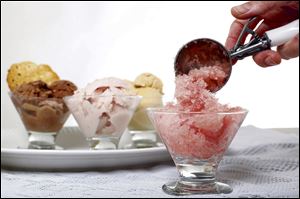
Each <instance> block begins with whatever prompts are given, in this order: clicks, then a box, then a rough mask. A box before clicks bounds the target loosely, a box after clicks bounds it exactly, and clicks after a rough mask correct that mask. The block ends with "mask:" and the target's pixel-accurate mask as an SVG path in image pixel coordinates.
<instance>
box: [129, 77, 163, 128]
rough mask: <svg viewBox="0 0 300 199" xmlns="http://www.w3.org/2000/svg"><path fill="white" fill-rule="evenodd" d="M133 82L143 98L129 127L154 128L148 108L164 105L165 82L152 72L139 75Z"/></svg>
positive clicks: (135, 89)
mask: <svg viewBox="0 0 300 199" xmlns="http://www.w3.org/2000/svg"><path fill="white" fill-rule="evenodd" d="M132 84H133V89H134V91H135V92H136V93H137V94H138V95H140V96H142V97H143V98H142V100H141V102H140V104H139V106H138V108H137V109H136V111H135V114H134V115H133V117H132V120H131V122H130V124H129V129H130V130H138V131H145V130H153V126H152V123H151V122H150V120H149V119H148V116H147V113H146V108H149V107H161V106H162V105H163V102H162V95H163V83H162V81H161V80H160V79H159V78H158V77H156V76H155V75H153V74H151V73H142V74H140V75H139V76H137V78H136V79H135V81H134V82H132Z"/></svg>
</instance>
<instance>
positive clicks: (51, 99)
mask: <svg viewBox="0 0 300 199" xmlns="http://www.w3.org/2000/svg"><path fill="white" fill-rule="evenodd" d="M76 89H77V87H76V86H75V85H74V84H73V83H72V82H70V81H66V80H58V81H55V82H53V83H52V84H51V85H49V86H48V85H47V84H46V83H45V82H43V81H40V80H38V81H34V82H29V83H25V84H22V85H21V86H19V87H17V88H16V89H15V90H14V92H13V93H12V95H11V98H12V100H13V103H14V104H15V106H16V108H17V110H18V112H19V114H20V116H21V119H22V120H23V123H24V125H25V126H26V128H27V129H28V130H29V131H35V132H53V133H56V132H58V131H59V130H60V129H61V127H62V126H63V124H64V122H65V121H66V119H67V118H68V116H69V114H70V112H69V110H68V108H67V106H66V105H65V103H64V101H63V97H65V96H69V95H73V93H74V91H75V90H76Z"/></svg>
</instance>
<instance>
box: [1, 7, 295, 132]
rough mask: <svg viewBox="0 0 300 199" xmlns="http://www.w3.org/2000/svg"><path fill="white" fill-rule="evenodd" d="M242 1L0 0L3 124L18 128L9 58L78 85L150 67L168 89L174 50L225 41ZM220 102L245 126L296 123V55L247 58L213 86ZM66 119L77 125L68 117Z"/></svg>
mask: <svg viewBox="0 0 300 199" xmlns="http://www.w3.org/2000/svg"><path fill="white" fill-rule="evenodd" d="M240 3H242V2H93V3H87V2H76V3H74V2H69V3H63V2H62V3H57V2H52V3H50V2H44V3H41V2H27V3H25V2H24V3H20V2H10V3H8V2H3V1H2V2H1V128H23V126H22V123H21V121H20V119H19V117H18V115H17V112H16V110H15V109H14V107H13V105H12V103H11V101H10V99H9V97H8V94H7V92H8V86H7V83H6V75H7V70H8V68H9V67H10V65H11V64H13V63H17V62H21V61H27V60H30V61H33V62H36V63H46V64H49V65H50V66H51V67H52V68H53V69H54V70H55V71H56V72H57V73H58V74H59V76H60V77H61V78H62V79H68V80H72V81H73V82H74V83H76V84H77V85H78V86H79V87H83V86H85V85H86V84H87V83H88V82H91V81H93V80H94V79H96V78H103V77H107V76H115V77H119V78H123V79H130V80H133V79H134V78H135V77H136V76H137V75H139V74H140V73H142V72H151V73H153V74H155V75H157V76H158V77H160V78H161V79H162V81H163V82H164V92H165V100H166V101H168V100H172V98H173V93H174V72H173V62H174V57H175V55H176V53H177V51H178V50H179V48H180V47H181V46H182V45H183V44H185V43H186V42H188V41H190V40H193V39H196V38H201V37H209V38H212V39H215V40H217V41H219V42H221V43H223V44H224V43H225V41H226V37H227V34H228V30H229V27H230V24H231V22H232V21H233V17H232V16H231V14H230V8H231V7H233V6H235V5H238V4H240ZM217 96H218V97H219V98H220V100H221V101H222V102H230V104H232V105H239V106H242V107H245V108H247V109H248V110H249V114H248V116H247V118H246V120H245V121H244V125H248V124H252V125H255V126H258V127H299V58H297V59H293V60H289V61H283V62H282V63H281V65H279V66H275V67H271V68H260V67H258V66H257V65H255V63H254V62H253V61H252V59H251V58H246V59H244V60H242V61H239V62H238V63H237V64H236V65H235V66H234V68H233V72H232V75H231V78H230V80H229V82H228V83H227V85H226V86H225V87H224V88H223V89H222V90H221V91H219V92H218V94H217ZM67 125H75V121H74V119H73V118H72V117H70V119H69V121H68V122H67Z"/></svg>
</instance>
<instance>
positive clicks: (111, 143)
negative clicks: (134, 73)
mask: <svg viewBox="0 0 300 199" xmlns="http://www.w3.org/2000/svg"><path fill="white" fill-rule="evenodd" d="M140 99H141V97H140V96H129V95H120V96H115V95H106V96H105V95H101V94H94V95H84V96H81V98H78V97H76V96H68V97H65V98H64V100H65V102H66V104H67V106H68V107H69V109H70V111H71V113H72V115H73V116H74V118H75V120H76V121H77V123H78V125H79V128H80V129H81V132H82V134H83V135H84V136H85V138H86V140H87V141H88V143H89V146H90V149H92V150H99V149H105V150H108V149H117V148H118V144H119V141H120V137H121V136H122V134H123V133H124V131H125V130H126V128H127V126H128V123H129V122H130V120H131V118H132V115H133V113H134V111H135V109H136V107H137V106H138V104H139V102H140Z"/></svg>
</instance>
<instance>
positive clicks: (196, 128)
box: [153, 66, 246, 159]
mask: <svg viewBox="0 0 300 199" xmlns="http://www.w3.org/2000/svg"><path fill="white" fill-rule="evenodd" d="M225 77H226V75H225V73H224V72H223V71H222V69H221V68H219V67H218V66H211V67H203V68H200V69H193V70H191V71H190V72H189V74H188V75H185V74H184V75H179V76H177V77H176V90H175V98H176V100H177V102H176V103H168V104H167V105H166V106H165V107H164V108H162V109H161V110H159V111H157V112H155V114H154V117H153V119H154V123H155V124H156V129H157V130H158V132H159V134H160V136H161V138H162V140H163V141H164V143H165V145H166V146H167V147H168V149H169V151H170V153H171V155H176V157H177V156H183V157H186V156H188V157H191V158H201V159H209V158H213V157H222V155H223V153H224V152H225V150H226V149H227V148H228V146H229V144H230V142H231V141H232V139H233V137H234V135H235V133H236V132H237V130H238V128H239V127H240V124H241V123H242V121H243V119H244V118H245V116H246V114H245V112H244V110H243V109H242V108H240V107H229V106H228V105H223V104H220V103H219V102H218V99H217V98H216V97H215V96H214V94H213V93H211V92H210V91H209V90H208V89H207V85H208V84H209V83H211V81H214V82H218V81H223V80H224V78H225ZM166 112H167V113H166ZM233 112H235V113H238V112H241V113H240V114H230V113H233Z"/></svg>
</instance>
